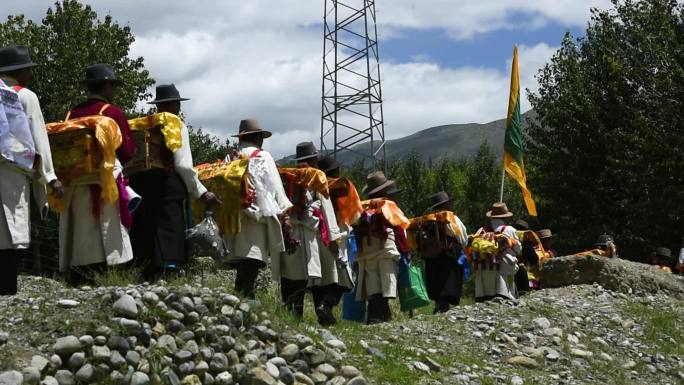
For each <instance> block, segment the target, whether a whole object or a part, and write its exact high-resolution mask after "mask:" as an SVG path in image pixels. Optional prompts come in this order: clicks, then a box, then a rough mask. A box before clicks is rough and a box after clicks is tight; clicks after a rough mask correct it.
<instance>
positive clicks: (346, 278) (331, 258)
mask: <svg viewBox="0 0 684 385" xmlns="http://www.w3.org/2000/svg"><path fill="white" fill-rule="evenodd" d="M321 203H322V207H323V208H324V210H323V212H324V215H325V216H326V218H327V220H328V229H329V233H330V236H331V238H332V239H336V241H332V240H331V242H337V244H338V255H333V254H332V253H331V252H330V249H329V248H327V247H325V246H324V245H323V239H322V238H321V237H320V236H319V237H318V238H319V241H318V249H319V250H320V258H321V279H320V281H319V282H315V283H316V284H319V285H321V286H327V285H331V284H338V285H340V286H342V287H346V288H348V289H351V288H352V287H354V281H353V280H352V271H351V266H350V265H349V233H350V232H351V231H352V228H351V227H350V226H348V225H346V224H344V223H343V224H338V223H336V221H335V218H336V216H335V217H331V216H329V215H328V213H332V214H333V215H335V212H334V208H333V205H332V202H331V201H330V199H325V198H324V199H323V200H322V201H321ZM331 221H332V222H331ZM338 259H339V260H340V261H341V262H344V263H345V264H346V266H344V267H340V266H338V264H337V260H338Z"/></svg>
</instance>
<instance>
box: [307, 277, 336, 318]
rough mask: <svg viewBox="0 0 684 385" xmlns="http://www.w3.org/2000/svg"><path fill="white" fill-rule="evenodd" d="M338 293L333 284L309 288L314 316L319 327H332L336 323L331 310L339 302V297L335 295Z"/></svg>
mask: <svg viewBox="0 0 684 385" xmlns="http://www.w3.org/2000/svg"><path fill="white" fill-rule="evenodd" d="M339 291H340V290H339V289H338V286H337V285H335V284H332V285H327V286H315V287H312V288H311V293H312V294H313V300H314V308H315V310H316V316H317V317H318V323H319V324H320V325H321V326H332V325H335V324H336V323H337V320H336V319H335V315H334V314H333V308H334V307H335V305H337V304H338V303H339V301H340V299H339V298H340V297H341V296H339V295H338V294H337V293H338V292H339Z"/></svg>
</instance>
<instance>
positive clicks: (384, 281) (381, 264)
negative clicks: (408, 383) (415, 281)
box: [354, 171, 409, 324]
mask: <svg viewBox="0 0 684 385" xmlns="http://www.w3.org/2000/svg"><path fill="white" fill-rule="evenodd" d="M393 188H396V184H395V183H394V181H392V180H390V179H387V177H386V176H385V174H384V173H383V172H382V171H374V172H372V173H370V174H368V176H367V177H366V186H365V187H364V188H363V190H362V193H363V194H364V195H365V196H366V197H368V198H369V199H370V200H369V201H368V202H367V203H366V204H367V205H369V207H370V206H371V205H374V206H378V207H381V205H383V206H384V205H387V208H390V210H378V209H373V210H368V211H365V212H364V213H363V214H362V216H361V220H360V221H359V222H358V223H357V224H356V225H354V232H355V234H356V245H357V249H358V252H357V258H356V261H357V263H358V268H359V278H358V284H357V285H358V286H357V289H356V299H357V300H359V301H367V302H368V306H367V311H366V314H367V323H368V324H374V323H381V322H388V321H390V320H391V318H392V312H391V310H390V306H389V300H390V299H393V298H396V297H397V294H398V291H397V290H398V282H397V275H398V266H397V262H398V261H399V259H400V258H401V255H402V253H408V252H409V248H408V243H407V239H406V231H405V229H406V228H407V227H408V220H406V218H405V217H404V214H403V212H401V209H399V207H398V206H397V205H396V203H395V202H394V201H392V200H390V199H389V198H388V196H387V193H388V191H390V190H391V189H393ZM375 202H377V203H375ZM385 212H386V213H387V216H391V217H399V218H403V219H405V220H406V224H405V226H401V225H399V224H398V223H395V224H393V223H391V222H390V221H389V220H388V218H387V216H386V215H384V214H383V213H385ZM390 219H392V218H390ZM395 222H396V221H395Z"/></svg>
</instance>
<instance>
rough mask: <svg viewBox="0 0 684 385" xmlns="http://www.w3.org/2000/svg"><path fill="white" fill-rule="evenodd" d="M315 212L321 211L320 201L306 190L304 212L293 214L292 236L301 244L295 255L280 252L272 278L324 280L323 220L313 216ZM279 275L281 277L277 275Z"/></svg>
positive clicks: (314, 194)
mask: <svg viewBox="0 0 684 385" xmlns="http://www.w3.org/2000/svg"><path fill="white" fill-rule="evenodd" d="M314 210H322V209H321V200H320V199H318V194H317V193H316V192H313V191H306V203H305V208H304V212H303V213H302V214H301V216H300V214H298V213H294V212H293V213H292V214H291V215H290V221H291V222H292V235H293V236H294V237H295V238H296V239H298V240H299V242H300V245H299V247H297V249H296V250H295V252H294V253H292V254H287V253H281V257H280V261H278V262H279V263H278V264H277V265H276V264H275V262H274V264H273V266H272V268H275V269H274V270H273V279H274V280H280V278H287V279H290V280H294V281H309V282H310V283H312V282H313V281H315V280H320V279H321V278H322V272H321V256H320V251H319V234H320V233H319V225H320V223H319V222H320V220H319V218H318V217H317V216H315V215H314ZM276 272H278V274H276Z"/></svg>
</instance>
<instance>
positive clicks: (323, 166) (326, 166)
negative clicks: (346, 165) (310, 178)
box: [318, 155, 342, 174]
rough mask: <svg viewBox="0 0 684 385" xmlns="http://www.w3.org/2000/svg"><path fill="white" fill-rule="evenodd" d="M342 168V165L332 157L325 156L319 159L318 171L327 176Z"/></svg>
mask: <svg viewBox="0 0 684 385" xmlns="http://www.w3.org/2000/svg"><path fill="white" fill-rule="evenodd" d="M341 166H342V164H341V163H340V162H338V161H337V160H336V159H335V158H333V157H332V156H330V155H323V156H321V157H320V158H319V159H318V169H319V170H321V171H323V172H324V173H326V174H327V173H329V172H331V171H334V170H337V169H339V168H340V167H341Z"/></svg>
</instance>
